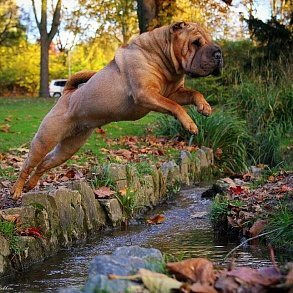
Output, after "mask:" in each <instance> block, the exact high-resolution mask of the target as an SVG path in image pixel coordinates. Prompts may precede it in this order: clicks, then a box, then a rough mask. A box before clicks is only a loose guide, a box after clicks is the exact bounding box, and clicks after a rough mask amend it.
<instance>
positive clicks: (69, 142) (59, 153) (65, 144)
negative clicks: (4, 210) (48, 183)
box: [24, 129, 93, 191]
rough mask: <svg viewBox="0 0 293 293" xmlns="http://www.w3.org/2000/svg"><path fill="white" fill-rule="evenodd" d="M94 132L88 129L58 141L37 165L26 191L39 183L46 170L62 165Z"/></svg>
mask: <svg viewBox="0 0 293 293" xmlns="http://www.w3.org/2000/svg"><path fill="white" fill-rule="evenodd" d="M92 132H93V129H87V130H86V131H83V132H81V133H79V134H77V135H72V136H70V137H67V138H65V139H64V140H62V141H61V142H60V143H58V144H57V145H56V147H55V148H54V149H53V150H52V151H51V152H50V153H49V154H47V155H46V157H45V158H44V159H43V160H42V162H41V163H40V164H39V165H38V166H37V168H36V170H35V172H34V173H33V174H32V175H31V177H30V178H29V180H28V182H27V184H26V185H25V187H24V189H25V191H29V190H31V189H33V188H34V187H35V186H36V185H37V183H38V181H39V179H40V177H41V176H42V175H43V174H44V173H45V172H46V171H48V170H49V169H52V168H54V167H57V166H59V165H61V164H62V163H64V162H65V161H67V160H68V159H69V158H70V157H71V156H72V155H74V154H75V153H76V152H77V151H78V150H79V149H80V148H81V146H82V145H83V144H84V143H85V141H86V140H87V138H88V137H89V136H90V135H91V133H92Z"/></svg>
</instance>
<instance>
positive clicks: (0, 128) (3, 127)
mask: <svg viewBox="0 0 293 293" xmlns="http://www.w3.org/2000/svg"><path fill="white" fill-rule="evenodd" d="M10 127H11V125H9V124H1V125H0V131H1V132H4V133H8V132H10Z"/></svg>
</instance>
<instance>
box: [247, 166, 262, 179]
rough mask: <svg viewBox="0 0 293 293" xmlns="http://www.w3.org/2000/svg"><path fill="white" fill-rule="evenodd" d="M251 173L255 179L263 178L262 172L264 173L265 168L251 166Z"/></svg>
mask: <svg viewBox="0 0 293 293" xmlns="http://www.w3.org/2000/svg"><path fill="white" fill-rule="evenodd" d="M250 170H251V173H252V175H253V177H255V178H258V177H260V176H261V174H262V172H263V170H264V169H263V168H258V167H256V166H251V167H250Z"/></svg>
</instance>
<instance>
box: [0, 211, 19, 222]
mask: <svg viewBox="0 0 293 293" xmlns="http://www.w3.org/2000/svg"><path fill="white" fill-rule="evenodd" d="M0 217H1V218H2V219H3V220H5V221H8V222H12V223H18V222H19V221H20V215H19V214H11V215H6V214H4V213H3V212H1V213H0Z"/></svg>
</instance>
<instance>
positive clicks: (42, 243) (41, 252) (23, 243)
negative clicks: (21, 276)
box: [17, 236, 49, 270]
mask: <svg viewBox="0 0 293 293" xmlns="http://www.w3.org/2000/svg"><path fill="white" fill-rule="evenodd" d="M19 240H20V241H19V248H20V251H21V252H20V259H21V263H19V262H17V264H18V265H19V266H20V267H19V269H21V270H23V269H27V268H29V267H30V266H31V265H32V264H34V263H38V262H41V261H43V260H44V259H45V258H46V257H47V256H48V255H49V253H48V251H46V249H45V247H46V240H44V239H39V238H34V237H32V236H21V237H20V238H19Z"/></svg>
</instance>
